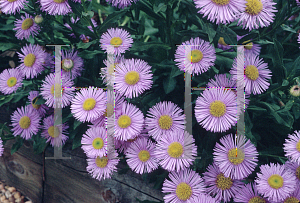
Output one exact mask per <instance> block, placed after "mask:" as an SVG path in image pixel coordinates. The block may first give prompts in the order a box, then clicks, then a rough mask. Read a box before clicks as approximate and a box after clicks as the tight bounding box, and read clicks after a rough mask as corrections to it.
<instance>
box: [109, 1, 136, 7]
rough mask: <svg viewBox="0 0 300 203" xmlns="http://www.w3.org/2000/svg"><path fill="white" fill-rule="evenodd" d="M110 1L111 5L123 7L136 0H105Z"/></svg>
mask: <svg viewBox="0 0 300 203" xmlns="http://www.w3.org/2000/svg"><path fill="white" fill-rule="evenodd" d="M106 1H107V2H108V3H111V4H112V6H114V7H118V8H120V9H123V8H125V7H128V6H131V4H132V3H136V2H137V1H138V0H106Z"/></svg>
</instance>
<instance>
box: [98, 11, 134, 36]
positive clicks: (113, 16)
mask: <svg viewBox="0 0 300 203" xmlns="http://www.w3.org/2000/svg"><path fill="white" fill-rule="evenodd" d="M127 11H128V8H125V9H122V10H121V11H115V12H113V13H112V14H110V15H108V16H107V18H106V19H105V21H104V22H103V24H102V25H101V26H99V28H98V29H99V32H100V33H103V32H106V30H107V28H109V27H111V26H112V24H113V23H115V22H117V20H118V19H119V18H120V17H121V16H123V15H125V13H126V12H127Z"/></svg>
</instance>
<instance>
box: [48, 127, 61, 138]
mask: <svg viewBox="0 0 300 203" xmlns="http://www.w3.org/2000/svg"><path fill="white" fill-rule="evenodd" d="M48 134H49V136H50V137H53V138H56V137H58V136H59V134H60V132H59V129H58V127H56V126H50V127H49V128H48Z"/></svg>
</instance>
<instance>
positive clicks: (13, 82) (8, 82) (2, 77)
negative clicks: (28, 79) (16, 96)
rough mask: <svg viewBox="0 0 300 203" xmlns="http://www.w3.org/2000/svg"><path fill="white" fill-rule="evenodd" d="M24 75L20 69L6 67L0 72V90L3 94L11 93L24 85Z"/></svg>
mask: <svg viewBox="0 0 300 203" xmlns="http://www.w3.org/2000/svg"><path fill="white" fill-rule="evenodd" d="M23 79H24V76H23V74H22V72H21V71H20V70H18V69H15V68H11V69H5V70H4V71H3V72H2V73H1V74H0V91H1V92H2V93H3V94H11V93H13V92H16V91H17V90H18V89H19V87H22V81H23Z"/></svg>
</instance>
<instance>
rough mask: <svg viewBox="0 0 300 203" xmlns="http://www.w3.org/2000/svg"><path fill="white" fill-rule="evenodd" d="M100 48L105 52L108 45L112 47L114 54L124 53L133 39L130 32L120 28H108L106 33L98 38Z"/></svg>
mask: <svg viewBox="0 0 300 203" xmlns="http://www.w3.org/2000/svg"><path fill="white" fill-rule="evenodd" d="M100 43H101V48H102V50H105V53H106V52H107V49H108V47H109V46H113V47H114V51H115V54H116V55H120V54H122V53H125V51H126V50H129V48H130V47H131V46H132V43H133V39H132V38H131V36H130V34H129V33H128V32H127V31H126V30H123V29H121V28H111V29H108V30H107V32H106V33H104V34H103V35H102V36H101V39H100Z"/></svg>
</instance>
